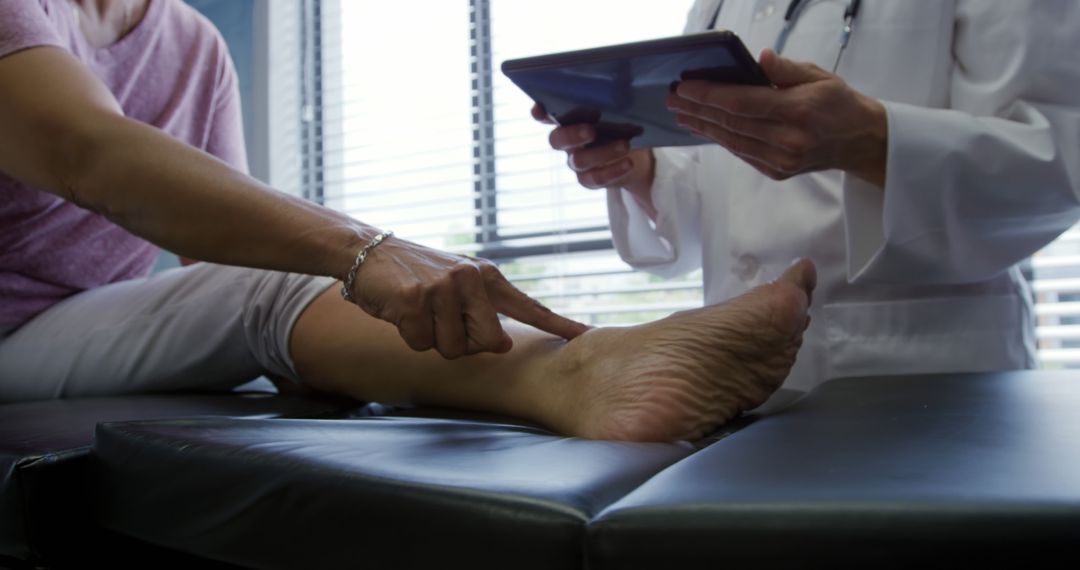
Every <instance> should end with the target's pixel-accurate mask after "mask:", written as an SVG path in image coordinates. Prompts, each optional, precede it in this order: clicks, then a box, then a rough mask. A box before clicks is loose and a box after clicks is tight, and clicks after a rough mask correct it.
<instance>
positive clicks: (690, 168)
mask: <svg viewBox="0 0 1080 570" xmlns="http://www.w3.org/2000/svg"><path fill="white" fill-rule="evenodd" d="M721 1H722V0H697V1H696V2H694V4H693V6H691V7H690V12H689V14H688V15H687V18H686V27H685V29H684V30H683V32H684V33H694V32H700V31H702V30H704V28H705V27H706V26H707V25H708V23H709V21H710V20H712V18H713V16H714V15H715V13H716V11H717V10H718V9H719V8H720V4H721ZM654 153H655V155H656V176H655V178H654V180H653V188H652V200H653V206H654V207H655V208H656V210H657V220H656V223H655V224H654V223H653V222H652V220H650V219H649V215H648V214H646V213H645V210H643V209H642V208H641V206H639V205H638V203H637V200H635V199H634V197H633V196H632V195H631V194H630V193H629V192H627V191H626V190H624V189H622V188H608V190H607V192H608V196H607V198H608V200H607V202H608V218H609V220H610V223H611V237H612V241H613V242H614V243H615V250H616V251H618V252H619V256H620V257H622V259H623V261H625V262H627V263H628V264H630V265H631V266H632V267H634V268H636V269H642V270H645V271H648V272H649V273H652V274H654V275H659V276H661V277H666V278H670V277H675V276H677V275H681V274H684V273H689V272H691V271H693V270H695V269H697V268H699V267H701V249H702V248H701V228H700V224H701V221H700V220H701V215H700V203H701V201H700V194H699V193H698V192H699V190H698V188H697V184H696V179H697V169H698V167H699V164H700V154H699V148H698V147H692V148H660V149H655V150H654Z"/></svg>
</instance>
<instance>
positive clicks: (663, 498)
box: [588, 372, 1080, 570]
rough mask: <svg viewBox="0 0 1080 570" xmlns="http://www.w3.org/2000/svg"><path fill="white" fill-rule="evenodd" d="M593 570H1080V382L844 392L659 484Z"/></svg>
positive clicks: (959, 379) (671, 472)
mask: <svg viewBox="0 0 1080 570" xmlns="http://www.w3.org/2000/svg"><path fill="white" fill-rule="evenodd" d="M588 557H589V567H590V568H592V569H597V570H600V569H609V568H610V569H615V568H618V569H622V570H625V569H635V568H721V567H753V568H772V567H810V568H817V567H820V568H835V567H858V568H883V567H906V568H923V567H976V566H977V565H982V566H984V567H1003V566H1011V567H1025V568H1027V567H1033V566H1050V567H1059V568H1080V373H1072V372H1059V373H1053V372H1013V373H1000V374H973V375H940V376H923V377H893V378H872V379H871V378H859V379H850V380H846V379H845V380H836V381H832V382H829V383H827V384H825V385H824V386H822V387H820V388H819V389H818V390H816V391H815V392H814V393H812V394H811V395H810V396H809V397H808V398H806V399H804V400H802V401H801V402H799V403H798V404H796V405H795V406H793V407H792V408H790V409H788V410H786V411H784V412H781V413H779V414H777V415H775V416H772V417H770V418H767V419H765V420H762V421H758V422H756V423H755V424H753V425H751V426H749V427H748V428H746V429H744V430H741V431H739V432H737V433H735V434H733V435H731V436H730V437H728V438H727V439H725V440H723V441H721V442H719V443H718V444H716V445H713V446H711V447H709V448H707V449H705V450H703V451H701V452H699V453H697V454H695V455H694V456H692V457H690V458H688V459H686V460H684V461H682V462H680V463H678V464H677V465H675V466H673V467H671V468H669V469H667V470H666V471H664V472H663V473H661V474H659V475H657V476H656V477H654V478H653V479H651V480H650V481H648V482H647V483H645V484H644V485H642V486H641V487H640V488H638V489H637V490H635V491H634V492H632V493H630V494H629V495H628V496H627V497H625V498H624V499H622V500H620V501H618V502H617V503H615V504H613V505H612V506H610V507H609V508H608V509H606V510H605V512H603V513H602V514H601V515H600V516H599V517H598V518H597V519H596V520H595V521H594V522H593V523H592V524H591V525H590V528H589V532H588Z"/></svg>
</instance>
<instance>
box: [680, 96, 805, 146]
mask: <svg viewBox="0 0 1080 570" xmlns="http://www.w3.org/2000/svg"><path fill="white" fill-rule="evenodd" d="M678 113H679V114H680V115H689V116H692V117H697V118H698V119H701V120H702V121H706V122H709V123H712V124H714V125H717V126H719V127H723V128H725V129H727V130H729V131H731V132H734V133H738V134H740V135H744V136H748V137H750V138H755V139H757V140H759V141H763V142H765V143H767V144H770V145H772V146H778V147H780V148H783V149H787V150H789V151H791V152H794V153H803V152H807V151H808V150H809V149H810V146H811V142H812V141H811V137H810V135H809V134H808V133H807V132H806V131H805V130H803V129H801V128H798V127H795V126H793V125H790V124H787V123H781V122H778V121H774V120H772V119H761V118H755V117H747V116H744V115H735V114H733V113H728V112H727V111H723V110H720V109H716V108H712V107H705V106H703V105H700V104H697V103H691V104H689V105H688V106H687V107H686V108H685V109H680V110H679V111H678Z"/></svg>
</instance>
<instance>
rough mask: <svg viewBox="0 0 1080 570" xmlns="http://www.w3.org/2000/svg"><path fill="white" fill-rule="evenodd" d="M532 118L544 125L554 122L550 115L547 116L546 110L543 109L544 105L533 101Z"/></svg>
mask: <svg viewBox="0 0 1080 570" xmlns="http://www.w3.org/2000/svg"><path fill="white" fill-rule="evenodd" d="M532 118H534V119H536V120H537V121H540V122H541V123H544V124H546V125H554V124H555V121H552V120H551V117H549V116H548V114H547V111H545V110H544V106H543V105H541V104H540V103H533V107H532Z"/></svg>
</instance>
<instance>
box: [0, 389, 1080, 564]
mask: <svg viewBox="0 0 1080 570" xmlns="http://www.w3.org/2000/svg"><path fill="white" fill-rule="evenodd" d="M193 398H195V399H197V398H202V400H201V401H196V400H195V399H193ZM110 401H111V402H112V404H109V405H112V406H114V408H112V409H106V408H108V406H105V408H101V409H97V410H96V411H94V412H87V410H88V409H89V408H93V404H90V403H86V402H80V401H70V402H45V403H40V404H21V405H19V406H33V405H37V406H38V409H37V410H36V412H35V413H30V412H28V411H27V412H22V413H21V415H20V414H16V415H14V416H13V415H12V414H11V413H10V411H9V410H10V409H11V408H16V407H18V406H4V407H0V417H2V418H3V419H2V421H3V425H2V426H0V434H2V436H3V438H2V439H0V460H2V462H3V463H0V465H2V466H3V468H4V470H5V471H4V473H5V475H4V479H3V488H2V489H0V493H2V495H0V496H2V497H3V505H4V506H3V513H2V514H3V517H2V519H0V549H2V550H0V556H3V558H0V566H2V565H3V564H4V563H5V562H6V563H7V564H8V565H12V566H18V565H20V564H22V565H26V566H28V567H32V565H34V564H38V565H43V566H49V565H52V566H54V567H58V568H61V567H83V566H80V563H86V561H89V560H96V561H105V562H104V563H105V564H109V563H110V562H111V563H112V567H122V566H125V565H130V566H132V567H145V568H166V567H177V568H179V567H183V568H493V569H494V568H500V569H503V568H507V569H530V568H589V569H636V568H722V567H732V566H737V567H749V568H773V567H779V568H789V567H810V568H814V567H821V568H836V567H851V568H890V567H893V568H911V567H919V568H922V567H969V566H982V567H1024V568H1030V567H1059V568H1080V373H1074V372H1039V371H1025V372H1009V373H989V374H965V375H933V376H909V377H882V378H858V379H840V380H833V381H830V382H827V383H825V384H823V385H822V386H821V387H819V388H818V389H817V390H815V391H814V392H812V393H810V394H809V395H808V396H807V397H805V398H803V399H802V400H799V401H798V402H796V403H794V404H792V405H791V406H789V407H787V408H785V409H783V410H781V411H779V412H776V413H773V414H771V415H768V416H762V417H755V416H754V415H749V416H747V417H744V418H741V419H740V420H738V421H736V422H734V423H732V424H730V425H729V426H726V427H725V428H724V429H723V430H721V431H720V432H718V433H717V434H714V435H713V436H711V437H710V438H707V439H705V440H702V441H699V442H693V443H686V442H683V443H674V444H639V443H619V442H605V441H586V440H579V439H572V438H564V437H560V436H557V435H554V434H552V433H549V432H547V431H545V430H543V429H540V428H537V427H535V426H530V425H527V424H523V423H520V422H514V421H508V420H506V419H500V418H491V417H485V416H480V415H472V414H460V413H450V412H445V413H444V412H439V411H425V410H394V409H389V408H387V409H382V408H379V407H378V406H374V407H371V406H369V407H367V408H364V409H362V410H356V409H351V408H349V407H348V406H343V405H342V404H341V403H340V402H328V401H317V400H303V399H294V398H286V397H283V396H269V395H262V396H260V397H254V398H253V397H252V396H250V395H249V396H244V395H237V394H232V395H223V396H168V397H165V396H153V397H149V396H148V397H138V398H127V399H125V398H117V399H111V400H110ZM125 401H126V402H127V403H126V404H122V403H121V402H125ZM88 402H89V401H88ZM151 402H156V403H151ZM165 402H171V403H169V404H165ZM155 406H161V407H158V408H155ZM5 408H7V409H8V410H5ZM73 410H75V411H73ZM80 410H81V411H80ZM372 410H374V411H372ZM95 414H96V415H95ZM91 416H93V417H91ZM151 417H152V418H154V419H146V418H151ZM170 418H171V419H170ZM92 419H96V420H98V421H102V422H104V423H99V424H98V425H97V431H96V435H95V436H94V437H93V438H91V437H90V436H89V434H88V433H87V432H86V426H87V424H88V423H89V422H91V420H92ZM106 420H108V421H106ZM112 420H124V421H112ZM69 427H70V429H69ZM76 432H78V433H76ZM91 439H92V441H91ZM97 566H98V564H95V567H97Z"/></svg>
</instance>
